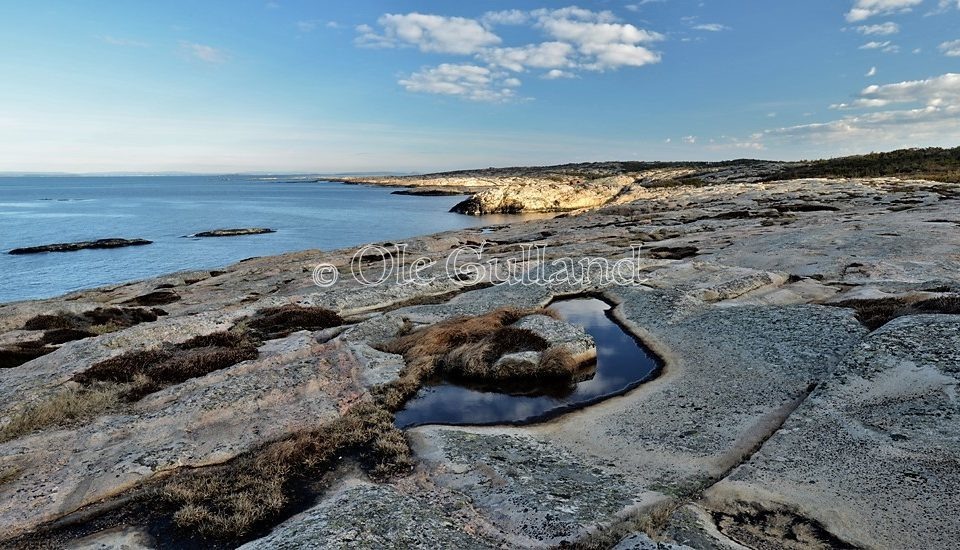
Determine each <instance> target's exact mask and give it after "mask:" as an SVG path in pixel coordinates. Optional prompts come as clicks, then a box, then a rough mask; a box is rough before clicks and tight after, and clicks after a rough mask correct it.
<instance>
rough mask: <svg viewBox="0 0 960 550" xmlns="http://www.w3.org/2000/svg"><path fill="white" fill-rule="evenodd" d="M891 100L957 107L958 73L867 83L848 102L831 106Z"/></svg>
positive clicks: (869, 104)
mask: <svg viewBox="0 0 960 550" xmlns="http://www.w3.org/2000/svg"><path fill="white" fill-rule="evenodd" d="M894 103H919V104H923V105H925V106H928V107H942V106H945V105H953V106H955V107H960V74H956V73H947V74H944V75H941V76H938V77H934V78H928V79H926V80H910V81H905V82H897V83H895V84H884V85H882V86H878V85H873V86H867V87H866V88H864V89H863V90H861V91H860V93H859V94H858V95H857V99H856V100H854V101H853V102H851V103H841V104H839V105H833V106H832V107H833V108H835V109H850V108H861V107H865V108H877V107H887V106H889V105H891V104H894Z"/></svg>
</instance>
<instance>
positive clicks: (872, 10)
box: [847, 0, 923, 23]
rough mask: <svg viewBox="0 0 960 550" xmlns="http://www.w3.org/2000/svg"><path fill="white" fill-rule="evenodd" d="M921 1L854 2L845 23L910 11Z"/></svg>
mask: <svg viewBox="0 0 960 550" xmlns="http://www.w3.org/2000/svg"><path fill="white" fill-rule="evenodd" d="M921 3H923V0H856V2H855V3H854V5H853V7H852V8H851V9H850V11H849V12H847V21H850V22H851V23H855V22H857V21H863V20H865V19H869V18H871V17H875V16H877V15H889V14H893V13H902V12H906V11H910V10H911V9H912V8H913V7H914V6H917V5H919V4H921Z"/></svg>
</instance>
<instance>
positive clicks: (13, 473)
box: [0, 466, 22, 485]
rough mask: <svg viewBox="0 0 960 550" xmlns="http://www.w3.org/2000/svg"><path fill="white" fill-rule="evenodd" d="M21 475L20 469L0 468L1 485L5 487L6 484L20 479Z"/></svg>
mask: <svg viewBox="0 0 960 550" xmlns="http://www.w3.org/2000/svg"><path fill="white" fill-rule="evenodd" d="M21 473H22V471H21V470H20V469H19V468H16V467H13V466H11V467H7V468H0V485H3V484H4V483H9V482H11V481H13V480H15V479H17V478H18V477H20V474H21Z"/></svg>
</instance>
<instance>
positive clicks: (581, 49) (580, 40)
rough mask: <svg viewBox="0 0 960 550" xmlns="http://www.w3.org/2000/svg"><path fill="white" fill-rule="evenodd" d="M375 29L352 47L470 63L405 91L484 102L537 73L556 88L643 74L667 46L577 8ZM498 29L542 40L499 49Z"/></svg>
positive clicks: (421, 79)
mask: <svg viewBox="0 0 960 550" xmlns="http://www.w3.org/2000/svg"><path fill="white" fill-rule="evenodd" d="M377 23H378V26H379V30H378V29H375V28H374V27H372V26H370V25H360V26H358V27H356V31H357V34H358V36H357V38H356V40H355V43H356V44H357V45H358V46H361V47H380V48H394V47H402V46H412V47H417V48H419V49H420V50H421V51H423V52H430V53H445V54H453V55H462V56H467V57H469V58H470V59H471V60H470V61H469V62H466V63H460V64H457V63H445V64H442V65H439V66H436V67H432V68H429V67H428V68H424V69H421V70H420V71H418V72H416V73H414V74H412V75H410V76H409V77H407V78H404V79H403V80H401V81H400V84H401V85H403V86H404V87H405V88H406V89H407V90H410V91H416V92H425V93H436V94H444V95H453V96H460V97H464V98H467V99H473V100H482V101H503V100H506V99H510V98H511V97H513V95H512V94H513V91H512V90H511V88H516V87H518V86H519V85H521V84H522V82H521V81H520V80H519V78H518V76H512V77H508V76H507V75H508V74H509V73H506V71H511V72H512V73H515V74H516V75H519V74H522V73H526V72H528V71H530V70H531V69H542V70H546V72H545V73H541V75H540V76H541V78H543V79H545V80H556V79H560V78H574V77H576V76H577V73H578V72H581V71H605V70H612V69H618V68H621V67H641V66H644V65H648V64H651V63H658V62H659V61H660V60H661V55H660V53H659V52H656V51H654V50H652V49H649V46H650V44H652V43H655V42H659V41H661V40H664V39H665V37H664V35H662V34H660V33H657V32H654V31H650V30H646V29H642V28H638V27H636V26H634V25H631V24H629V23H622V22H620V21H619V20H618V18H617V16H616V15H614V14H613V12H610V11H593V10H589V9H584V8H578V7H576V6H570V7H566V8H560V9H536V10H531V11H521V10H504V11H491V12H487V13H485V14H483V15H482V16H480V17H479V18H478V19H466V18H462V17H446V16H441V15H430V14H421V13H409V14H386V15H384V16H382V17H380V18H379V19H378V20H377ZM497 25H525V26H527V27H531V28H533V29H536V30H539V31H541V32H542V33H543V34H544V35H546V36H547V40H546V41H543V42H539V43H529V44H520V45H516V46H513V45H511V46H502V47H501V46H500V44H501V43H502V39H501V38H500V37H499V36H498V35H496V34H494V33H493V32H492V30H491V29H492V28H493V27H495V26H497ZM477 69H483V70H484V71H486V72H485V73H483V74H481V73H479V72H478V71H477ZM484 79H485V80H484ZM481 81H482V82H481Z"/></svg>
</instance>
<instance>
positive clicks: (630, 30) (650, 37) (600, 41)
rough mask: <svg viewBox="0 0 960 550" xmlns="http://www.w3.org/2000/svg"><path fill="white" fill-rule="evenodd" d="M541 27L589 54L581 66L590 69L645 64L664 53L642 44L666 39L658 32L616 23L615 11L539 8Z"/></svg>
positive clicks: (585, 54) (586, 54) (538, 19)
mask: <svg viewBox="0 0 960 550" xmlns="http://www.w3.org/2000/svg"><path fill="white" fill-rule="evenodd" d="M533 14H534V15H535V16H536V17H537V26H538V27H539V28H541V29H543V30H544V32H546V33H547V34H549V35H550V36H551V37H553V38H554V39H556V40H559V41H562V42H568V43H570V44H573V45H575V46H576V47H577V50H578V51H579V52H580V53H581V54H583V55H584V56H586V59H583V60H581V63H580V66H581V67H582V68H584V69H588V70H605V69H615V68H617V67H622V66H632V67H641V66H643V65H648V64H651V63H658V62H659V61H660V54H659V53H656V52H654V51H651V50H649V49H647V48H646V47H645V46H642V45H641V44H650V43H653V42H658V41H661V40H663V39H664V36H663V35H662V34H660V33H658V32H653V31H648V30H646V29H641V28H638V27H635V26H634V25H631V24H629V23H616V22H615V21H616V16H614V15H613V14H612V13H611V12H608V11H602V12H594V11H590V10H584V9H581V8H575V7H571V8H563V9H559V10H544V9H542V10H535V11H534V12H533Z"/></svg>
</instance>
